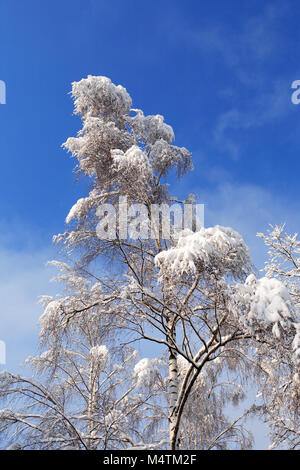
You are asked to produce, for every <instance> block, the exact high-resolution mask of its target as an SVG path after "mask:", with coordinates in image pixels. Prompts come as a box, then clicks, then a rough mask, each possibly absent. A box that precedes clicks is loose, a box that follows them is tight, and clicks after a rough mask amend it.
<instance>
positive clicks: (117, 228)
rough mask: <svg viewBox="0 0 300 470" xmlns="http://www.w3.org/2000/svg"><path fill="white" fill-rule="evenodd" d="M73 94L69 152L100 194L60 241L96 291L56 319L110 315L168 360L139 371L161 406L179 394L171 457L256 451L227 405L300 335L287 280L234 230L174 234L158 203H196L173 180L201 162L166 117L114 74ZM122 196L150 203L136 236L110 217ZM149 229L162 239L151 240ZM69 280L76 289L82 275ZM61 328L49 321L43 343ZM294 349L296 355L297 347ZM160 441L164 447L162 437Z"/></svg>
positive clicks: (84, 203)
mask: <svg viewBox="0 0 300 470" xmlns="http://www.w3.org/2000/svg"><path fill="white" fill-rule="evenodd" d="M72 95H73V98H74V104H75V113H76V114H78V115H80V116H81V119H82V129H81V130H80V132H79V133H78V135H77V137H72V138H69V139H68V140H67V141H66V143H65V144H64V146H65V147H66V148H67V149H68V150H69V151H70V152H71V153H72V156H73V157H75V158H76V159H77V170H78V172H79V174H83V175H85V176H87V177H88V178H89V179H90V183H91V186H92V187H91V190H90V192H89V194H88V195H87V196H86V197H83V198H81V199H79V200H78V201H77V202H76V204H75V205H74V206H73V207H72V208H71V210H70V212H69V214H68V216H67V219H66V222H67V224H68V225H69V229H68V230H67V231H66V232H65V233H63V234H60V235H58V236H57V237H55V240H56V241H57V242H60V243H61V244H62V246H64V247H65V249H66V252H67V253H68V255H70V256H73V257H74V258H75V259H76V261H75V263H74V266H72V268H70V270H71V272H72V276H71V283H73V282H74V281H73V279H77V277H78V278H79V279H80V282H82V283H84V282H88V281H91V280H93V282H95V281H96V283H95V284H94V286H93V287H92V288H91V289H86V290H85V291H84V292H82V289H79V292H80V293H79V295H78V291H77V293H74V292H73V293H71V295H70V296H69V297H67V298H66V299H64V300H63V301H59V302H57V301H51V302H50V303H49V305H48V306H47V309H46V312H48V313H49V311H50V312H52V313H51V314H50V317H49V321H50V322H51V321H52V320H51V318H52V317H53V318H54V319H56V318H59V321H60V322H62V324H65V325H68V324H69V323H71V322H73V321H76V318H77V317H80V318H84V315H83V314H86V315H88V312H89V311H94V310H95V311H98V309H100V311H102V310H103V309H104V310H105V311H107V312H109V319H110V325H111V328H112V329H113V330H117V331H121V332H123V333H122V334H124V336H127V338H128V339H127V340H126V341H127V344H128V345H129V344H130V343H133V342H135V341H138V340H141V342H140V344H145V341H148V344H149V345H150V344H152V345H153V346H154V354H156V352H157V354H158V355H161V351H163V352H162V356H163V357H164V358H166V356H167V357H168V368H167V373H166V377H164V376H163V375H162V374H163V372H162V371H160V372H159V373H158V372H157V371H158V368H157V364H155V360H154V363H153V362H151V361H150V359H148V360H147V359H145V358H144V359H143V361H144V362H142V363H138V364H137V365H136V367H135V373H136V380H137V386H142V384H143V383H144V382H145V383H146V384H147V383H148V384H150V383H153V384H154V383H155V384H156V386H157V387H158V386H160V387H161V388H160V391H161V397H164V396H165V395H166V396H167V402H168V415H167V419H168V425H169V429H168V435H169V436H168V437H169V441H168V446H169V448H170V449H176V448H186V447H191V448H217V447H220V448H226V447H230V446H231V445H232V446H236V447H246V446H248V445H249V439H248V436H247V435H246V434H245V433H244V432H243V431H242V430H241V428H240V422H239V421H236V420H235V421H234V422H233V423H230V422H229V421H228V419H226V417H225V415H224V411H225V407H226V404H228V403H231V402H232V401H236V400H238V399H239V398H241V396H242V394H243V392H242V390H241V386H242V384H243V381H245V377H251V376H252V375H253V374H252V371H253V372H254V371H255V370H256V369H257V368H258V366H259V365H261V362H262V360H263V359H262V357H263V353H262V352H263V351H264V350H265V349H268V348H271V349H272V348H276V343H277V342H278V341H279V339H278V335H279V332H280V331H281V329H282V330H284V332H285V334H287V335H288V336H289V337H295V334H296V330H295V326H294V325H295V324H297V322H296V312H295V306H294V304H293V301H292V298H291V296H290V295H289V292H288V290H287V288H286V287H285V286H284V284H283V283H282V282H281V281H280V280H279V279H276V278H275V279H273V278H269V277H265V278H262V279H256V277H255V276H254V274H253V273H252V268H251V262H250V256H249V250H248V248H247V246H246V245H245V243H244V241H243V239H242V237H241V236H240V235H239V234H238V233H237V232H235V231H234V230H233V229H231V228H228V227H221V226H215V227H209V228H204V227H201V228H199V227H197V224H196V222H195V220H194V223H193V224H192V226H191V227H190V228H189V229H184V227H183V226H181V227H180V226H178V225H175V224H173V226H172V227H171V228H170V233H169V235H168V236H165V231H164V229H163V227H162V224H163V222H162V221H161V220H160V218H159V217H158V218H155V217H153V212H152V210H153V206H154V205H156V208H157V207H158V211H159V210H160V209H162V210H164V208H165V207H168V206H170V205H171V203H173V202H174V200H176V203H177V204H178V205H179V206H180V207H181V206H184V205H185V206H189V205H191V204H192V201H193V197H192V196H191V195H190V196H188V197H187V199H186V200H185V201H178V200H177V199H176V198H174V197H173V196H172V194H171V193H170V191H169V189H168V184H167V177H168V175H169V173H170V172H171V171H174V170H175V172H176V174H177V176H178V177H181V176H183V175H184V174H185V173H186V172H187V171H189V170H191V169H192V161H191V155H190V153H189V152H188V150H186V149H185V148H179V147H177V146H175V145H174V143H173V141H174V138H175V137H174V132H173V130H172V128H171V127H170V126H169V125H167V124H166V123H165V122H164V118H163V117H162V116H160V115H154V116H152V115H150V116H145V115H144V113H143V112H142V111H141V110H138V109H133V108H132V107H131V106H132V101H131V97H130V96H129V94H128V93H127V91H126V90H125V89H124V88H123V87H122V86H120V85H118V86H116V85H114V84H113V83H112V82H111V81H110V79H108V78H106V77H93V76H89V77H88V78H86V79H83V80H81V81H79V82H76V83H73V87H72ZM120 198H122V201H123V203H124V201H126V203H127V204H130V205H132V204H139V206H131V207H133V210H131V212H130V211H129V212H128V214H127V216H126V218H127V222H128V225H129V230H128V233H127V231H126V230H125V231H124V225H126V223H125V224H124V222H126V221H124V213H123V212H122V211H121V210H120V209H118V208H117V210H116V212H114V211H112V212H110V210H111V207H112V206H113V207H120V206H118V204H119V202H120ZM141 205H142V206H141ZM137 207H138V210H139V211H142V208H143V210H144V211H145V212H144V214H143V216H145V215H147V216H148V219H147V223H146V225H145V223H144V220H145V217H142V218H140V219H136V209H137ZM99 208H100V209H99ZM117 216H118V217H117ZM100 217H102V219H101V221H100V225H101V231H100V229H99V218H100ZM122 217H123V219H122ZM175 219H176V217H175V216H174V220H175ZM137 220H138V222H137ZM111 222H114V224H111ZM147 230H148V233H149V234H150V233H151V235H150V236H149V237H145V236H142V235H144V233H145V232H144V231H147ZM100 232H101V236H100V235H99V234H100ZM63 276H65V278H64V277H63V278H62V280H65V281H66V282H69V280H70V279H69V277H70V276H69V277H68V274H64V275H63ZM76 282H77V281H76ZM49 309H50V310H49ZM48 313H47V315H48ZM45 315H46V313H45ZM47 315H46V317H47ZM49 328H50V332H51V325H50V323H47V326H46V327H45V328H44V330H43V331H42V335H44V334H45V335H46V336H47V335H48V333H47V332H48V331H49ZM55 337H56V341H57V344H58V345H59V344H60V340H59V337H58V336H57V335H55ZM296 337H297V335H296ZM281 338H283V336H281ZM280 341H281V339H280ZM98 344H99V346H101V345H102V342H100V343H97V345H98ZM104 344H106V343H105V341H104ZM287 348H290V349H289V354H291V355H292V354H294V351H292V349H291V348H292V346H291V345H290V346H287ZM58 350H59V347H58ZM149 361H150V362H149ZM239 376H242V380H239V379H238V377H239ZM159 377H160V378H159ZM227 377H228V380H224V379H225V378H227ZM226 382H227V386H226ZM164 387H167V388H164ZM152 388H153V387H152ZM153 390H156V388H155V387H154V388H153ZM144 393H145V392H144ZM145 398H146V397H145V396H143V400H144V402H145V403H146V402H147V403H148V401H147V400H146V399H145ZM199 402H200V403H199ZM156 404H157V402H156ZM161 406H162V409H163V408H164V407H163V398H161ZM150 414H151V413H150ZM147 416H148V415H147V414H146V417H145V420H146V419H147ZM155 416H156V415H151V417H152V419H154V421H155V420H156V418H155ZM187 422H190V423H191V427H190V428H189V429H188V430H187V426H186V425H185V424H186V423H187ZM199 423H201V424H199ZM152 426H153V423H152ZM124 429H125V428H124ZM122 432H124V433H125V434H126V432H127V431H126V430H125V431H122ZM87 435H88V434H87ZM123 435H124V434H123ZM226 439H227V441H226ZM131 440H132V439H131ZM149 442H150V441H148V444H149ZM230 442H231V444H230ZM152 443H153V444H155V443H157V439H156V437H155V434H153V436H152Z"/></svg>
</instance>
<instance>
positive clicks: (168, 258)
mask: <svg viewBox="0 0 300 470" xmlns="http://www.w3.org/2000/svg"><path fill="white" fill-rule="evenodd" d="M155 263H156V265H157V266H158V267H159V268H160V269H161V273H166V274H167V273H169V274H174V275H178V276H181V275H183V274H185V273H187V274H195V273H199V272H202V271H205V270H212V269H213V270H214V271H215V272H216V273H219V274H221V275H222V274H231V275H233V276H234V277H235V276H238V275H241V274H242V271H243V269H244V270H245V272H246V269H245V268H247V267H248V264H249V250H248V248H247V246H246V245H245V243H244V241H243V239H242V237H241V236H240V235H239V234H238V233H237V232H235V231H234V230H232V229H231V228H228V227H221V226H219V225H217V226H215V227H210V228H207V229H205V228H201V229H200V230H199V231H198V232H192V231H190V230H185V231H183V232H182V234H181V236H180V237H179V239H178V242H177V245H176V246H175V247H173V248H170V249H169V250H165V251H162V252H161V253H159V254H158V255H157V256H156V258H155Z"/></svg>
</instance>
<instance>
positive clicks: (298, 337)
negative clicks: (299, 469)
mask: <svg viewBox="0 0 300 470" xmlns="http://www.w3.org/2000/svg"><path fill="white" fill-rule="evenodd" d="M258 236H259V237H260V238H262V239H263V240H264V242H265V244H266V245H267V247H268V248H269V260H268V261H267V262H266V265H265V271H266V276H267V278H271V277H275V278H276V279H278V280H280V281H281V282H282V283H283V284H284V286H285V288H286V289H287V290H288V292H289V295H290V297H291V299H292V300H293V303H294V306H295V308H296V309H297V311H298V312H299V307H300V283H299V279H300V256H299V253H300V241H299V240H298V235H297V234H294V235H293V236H290V235H288V234H287V233H285V231H284V226H275V227H272V229H271V230H270V231H269V232H268V233H267V234H266V235H264V234H262V233H259V234H258ZM286 315H287V312H284V310H281V315H280V318H278V321H277V322H276V323H275V330H274V332H275V335H276V337H277V342H276V345H275V346H274V347H272V348H270V347H266V346H265V347H264V349H261V351H260V355H261V365H262V367H263V368H264V370H265V371H266V373H265V374H263V375H262V376H261V378H260V384H259V385H260V392H259V395H260V396H261V397H262V400H263V406H262V408H261V409H260V411H261V413H262V415H263V417H264V418H265V420H266V422H267V423H268V425H269V426H270V429H271V439H272V444H271V448H275V447H288V448H290V449H299V448H300V321H299V314H298V316H297V317H296V318H295V317H294V322H293V324H292V325H288V326H291V328H287V321H286V320H287V316H286ZM284 317H285V318H284ZM289 320H290V321H291V322H292V321H293V318H290V319H289Z"/></svg>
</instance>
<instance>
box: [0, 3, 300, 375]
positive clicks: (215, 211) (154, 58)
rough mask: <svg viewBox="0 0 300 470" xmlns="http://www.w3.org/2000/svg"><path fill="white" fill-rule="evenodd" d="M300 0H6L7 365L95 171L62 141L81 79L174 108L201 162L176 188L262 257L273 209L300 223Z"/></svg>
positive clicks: (3, 214) (3, 274) (185, 141)
mask: <svg viewBox="0 0 300 470" xmlns="http://www.w3.org/2000/svg"><path fill="white" fill-rule="evenodd" d="M298 12H299V3H298V2H297V1H285V2H284V4H283V2H279V1H264V2H261V1H256V0H244V1H243V0H226V1H224V0H218V1H211V2H208V1H199V0H198V1H194V0H189V1H187V2H183V1H177V0H159V1H158V0H153V1H152V2H151V3H150V2H145V1H136V0H127V1H126V2H124V1H120V0H115V1H114V2H108V1H102V0H85V1H78V0H72V1H71V0H60V1H58V0H52V1H51V2H50V1H44V2H41V1H38V0H26V2H25V1H21V0H20V1H18V0H15V1H14V2H12V1H10V0H1V3H0V24H1V27H0V80H4V81H5V83H6V86H7V97H6V99H7V104H5V105H0V125H1V131H0V149H1V176H0V179H1V184H0V260H1V264H0V280H1V283H0V295H1V299H2V301H1V307H0V317H1V327H0V339H3V340H5V341H6V343H7V349H8V354H7V367H9V368H16V367H17V364H18V363H19V362H20V361H21V360H23V358H24V357H25V356H26V354H30V353H32V352H33V349H34V348H35V344H36V334H37V331H38V330H37V326H36V322H37V318H38V316H39V314H40V308H39V307H38V306H37V305H36V299H37V296H38V295H40V294H45V293H50V294H51V293H55V287H54V286H53V285H49V284H48V279H49V276H50V272H49V270H47V269H46V268H45V267H44V263H45V261H46V260H47V259H49V258H52V257H53V256H55V250H54V249H53V248H52V246H51V238H52V235H53V234H55V233H58V232H61V231H63V230H64V219H65V217H66V215H67V213H68V211H69V209H70V207H71V206H72V205H73V203H75V202H76V200H77V199H78V197H82V196H84V195H85V184H84V183H83V182H81V183H80V184H77V185H76V184H75V183H74V181H75V178H74V174H73V173H72V169H73V166H74V162H73V161H72V160H71V159H70V158H69V156H68V155H67V154H66V152H65V151H64V150H63V149H61V144H62V143H63V142H64V141H65V140H66V139H67V137H69V136H72V135H75V133H76V132H77V130H78V129H79V128H80V121H79V119H78V118H77V117H75V116H73V115H72V111H73V106H72V101H71V99H70V96H69V95H68V93H69V91H70V89H71V82H73V81H76V80H80V79H81V78H83V77H86V76H87V75H88V74H91V75H106V76H108V77H110V78H111V79H112V81H113V82H114V83H116V84H122V85H123V86H125V87H126V88H127V90H128V92H129V93H130V94H131V96H132V98H133V105H134V107H136V108H141V109H143V110H144V112H145V113H147V114H157V113H159V114H163V115H164V116H165V119H166V122H167V123H169V124H171V125H172V126H173V128H174V131H175V135H176V143H177V145H183V146H185V147H187V148H188V149H189V150H191V151H192V153H193V160H194V165H195V170H194V172H193V173H192V174H190V175H188V176H187V177H186V178H184V179H183V180H182V181H180V182H179V183H175V180H174V184H175V186H174V191H173V192H174V194H175V195H176V196H178V197H180V196H185V195H186V193H188V192H195V193H198V195H199V202H201V203H204V204H205V216H206V225H211V224H221V225H227V226H232V227H233V228H234V229H236V230H238V231H240V233H241V234H242V235H243V236H244V238H245V240H246V241H247V243H248V244H249V246H250V249H251V252H252V256H253V260H254V262H255V263H256V265H257V266H258V267H262V266H263V262H264V259H265V252H264V248H263V246H262V242H261V241H260V240H257V238H256V232H258V231H266V229H267V228H268V224H269V223H273V224H274V223H278V224H280V223H282V222H286V224H287V229H288V231H291V232H294V231H297V230H298V229H299V225H300V217H299V206H300V197H299V186H298V178H299V170H300V164H299V147H300V133H299V129H300V105H299V106H297V105H294V104H292V103H291V94H292V90H291V84H292V82H293V81H294V80H297V79H300V60H299V52H298V51H299V42H300V30H299V27H298V17H299V15H298Z"/></svg>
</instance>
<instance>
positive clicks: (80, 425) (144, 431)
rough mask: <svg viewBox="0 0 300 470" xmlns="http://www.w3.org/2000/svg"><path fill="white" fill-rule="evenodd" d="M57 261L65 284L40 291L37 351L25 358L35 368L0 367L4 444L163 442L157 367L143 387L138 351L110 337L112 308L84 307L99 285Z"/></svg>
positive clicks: (39, 446)
mask: <svg viewBox="0 0 300 470" xmlns="http://www.w3.org/2000/svg"><path fill="white" fill-rule="evenodd" d="M56 264H57V263H56ZM58 266H59V268H60V269H61V271H62V274H61V276H60V277H61V278H63V279H64V281H65V282H66V283H67V285H68V287H69V289H70V291H69V295H68V296H66V297H62V298H60V299H59V300H58V299H56V300H53V299H51V298H47V297H44V298H42V301H43V302H44V303H45V304H46V308H45V312H44V314H43V315H42V317H41V319H40V322H41V335H40V340H41V348H42V352H41V353H40V354H39V355H38V356H35V357H30V358H28V359H27V361H26V362H27V366H29V367H30V368H31V370H32V371H33V374H31V376H30V377H29V378H27V377H23V376H20V375H16V374H13V373H9V372H7V371H5V372H3V373H1V374H0V399H1V401H2V402H3V401H4V402H6V404H7V405H8V406H6V407H5V408H3V409H2V410H0V437H1V440H2V442H6V443H7V446H8V448H10V449H16V448H17V449H62V450H63V449H77V450H88V449H89V450H93V449H126V448H128V447H136V446H142V447H144V448H155V446H156V445H162V444H161V443H160V441H159V437H161V441H162V442H163V436H161V435H160V433H159V432H156V431H157V425H158V424H159V423H160V422H161V421H162V420H163V417H164V412H163V408H162V405H161V403H160V405H159V406H158V405H157V403H156V401H157V400H156V397H157V395H158V392H160V389H161V384H160V380H159V379H160V376H159V372H158V369H157V373H154V374H153V376H152V377H151V380H148V381H147V382H145V381H144V382H143V393H141V390H140V382H141V378H140V379H139V380H137V373H138V369H139V368H137V367H136V366H138V364H139V363H140V361H139V362H138V352H137V351H136V350H134V349H132V348H130V347H129V346H123V347H120V346H118V345H117V344H116V338H115V333H116V332H113V328H112V324H111V315H112V312H111V311H110V310H109V309H107V308H106V305H105V303H103V304H102V305H101V306H99V305H97V306H94V307H90V308H88V309H87V308H83V304H84V301H85V298H86V297H88V299H89V301H91V299H92V298H93V296H94V295H97V299H98V300H99V297H100V296H101V293H100V291H99V288H98V287H97V285H95V284H94V285H93V286H89V285H88V282H87V281H86V280H85V279H83V278H81V277H79V276H76V275H74V272H73V271H72V270H71V269H69V267H68V266H67V265H66V264H64V263H59V264H58ZM96 291H97V294H96ZM70 311H71V312H72V316H68V312H70ZM74 311H76V315H73V313H74ZM104 342H105V343H104ZM107 345H108V346H107ZM156 362H157V363H159V360H157V361H156ZM153 370H154V371H155V370H156V369H155V368H154V364H153ZM141 418H142V420H141ZM155 434H156V435H157V438H154V436H155ZM149 436H150V437H149ZM149 441H150V443H149Z"/></svg>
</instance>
